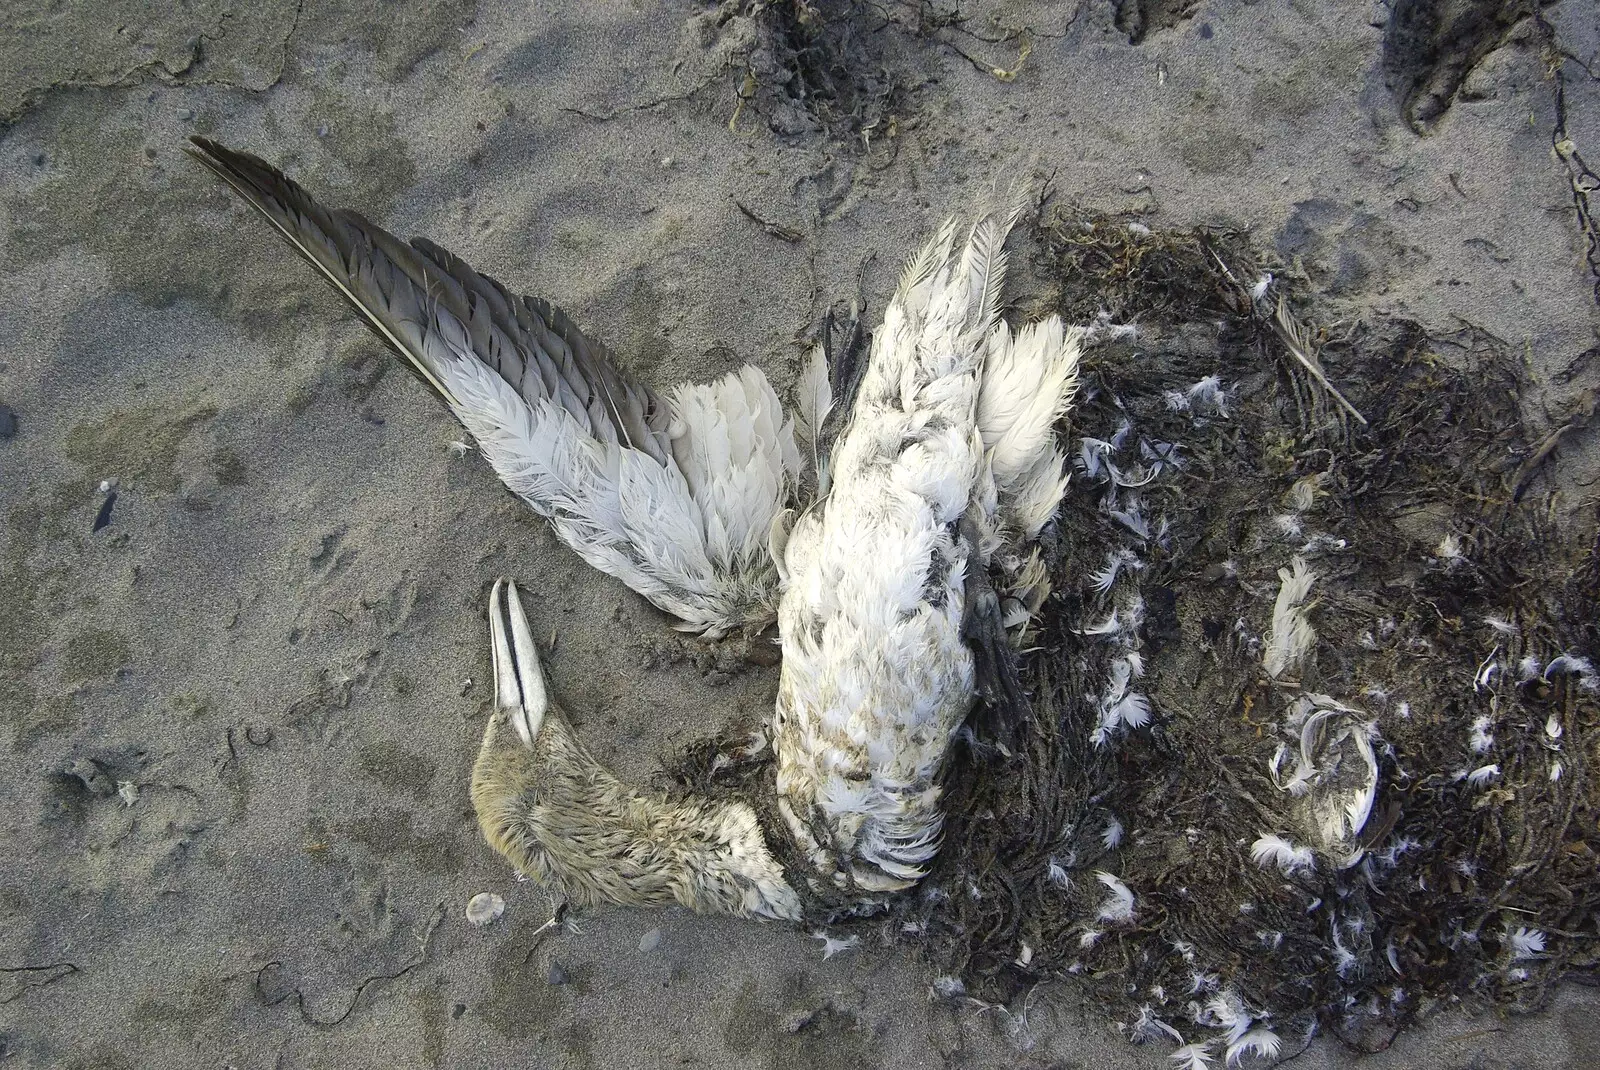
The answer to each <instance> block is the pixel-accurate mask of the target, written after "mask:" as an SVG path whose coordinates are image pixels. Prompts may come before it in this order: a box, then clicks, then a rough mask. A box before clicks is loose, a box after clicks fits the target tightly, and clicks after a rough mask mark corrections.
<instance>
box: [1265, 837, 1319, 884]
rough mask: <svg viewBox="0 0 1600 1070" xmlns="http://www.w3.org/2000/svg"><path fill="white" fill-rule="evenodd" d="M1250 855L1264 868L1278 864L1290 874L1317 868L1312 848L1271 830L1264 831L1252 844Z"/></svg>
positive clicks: (1307, 871)
mask: <svg viewBox="0 0 1600 1070" xmlns="http://www.w3.org/2000/svg"><path fill="white" fill-rule="evenodd" d="M1250 857H1251V858H1252V859H1254V860H1255V863H1256V865H1258V866H1260V867H1261V868H1262V869H1265V868H1267V867H1268V866H1277V867H1278V868H1279V869H1280V870H1282V871H1283V872H1284V873H1286V874H1289V875H1290V876H1293V875H1294V874H1297V873H1309V872H1310V871H1312V870H1314V869H1316V868H1317V863H1316V854H1315V852H1313V851H1312V850H1311V848H1309V847H1297V846H1296V845H1294V844H1293V843H1290V842H1289V841H1288V840H1286V839H1284V838H1283V837H1282V836H1278V835H1275V834H1273V833H1270V832H1268V833H1262V835H1261V836H1260V838H1259V839H1257V840H1256V842H1255V843H1254V844H1252V845H1251V847H1250Z"/></svg>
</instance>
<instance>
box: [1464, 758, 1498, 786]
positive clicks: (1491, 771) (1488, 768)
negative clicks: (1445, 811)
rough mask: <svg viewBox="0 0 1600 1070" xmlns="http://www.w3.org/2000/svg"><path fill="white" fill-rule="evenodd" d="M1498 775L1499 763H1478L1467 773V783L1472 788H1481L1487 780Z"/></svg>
mask: <svg viewBox="0 0 1600 1070" xmlns="http://www.w3.org/2000/svg"><path fill="white" fill-rule="evenodd" d="M1499 775H1500V765H1499V763H1495V764H1493V765H1480V766H1478V768H1476V769H1474V770H1473V771H1472V772H1470V773H1468V774H1467V783H1468V784H1469V785H1471V786H1472V787H1474V788H1481V787H1483V786H1484V785H1485V784H1487V783H1489V781H1491V780H1493V779H1494V778H1495V777H1497V776H1499Z"/></svg>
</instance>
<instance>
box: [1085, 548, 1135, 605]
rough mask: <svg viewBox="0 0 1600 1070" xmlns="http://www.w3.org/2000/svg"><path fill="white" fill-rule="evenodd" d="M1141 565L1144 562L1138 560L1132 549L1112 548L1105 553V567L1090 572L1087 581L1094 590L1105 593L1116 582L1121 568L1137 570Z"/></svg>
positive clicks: (1120, 573)
mask: <svg viewBox="0 0 1600 1070" xmlns="http://www.w3.org/2000/svg"><path fill="white" fill-rule="evenodd" d="M1143 567H1144V563H1143V562H1141V561H1140V560H1139V558H1138V555H1136V554H1135V553H1134V552H1133V551H1132V550H1129V549H1127V548H1126V547H1124V548H1123V549H1120V550H1113V551H1111V552H1110V553H1108V554H1107V555H1106V563H1105V567H1104V568H1102V569H1100V570H1099V571H1098V572H1093V573H1091V574H1090V576H1089V583H1090V584H1091V585H1092V586H1093V587H1094V589H1095V590H1096V591H1099V592H1100V593H1101V594H1105V593H1106V592H1107V591H1109V590H1111V587H1112V585H1113V584H1114V583H1116V582H1117V577H1118V576H1120V575H1122V571H1123V569H1135V570H1137V569H1141V568H1143Z"/></svg>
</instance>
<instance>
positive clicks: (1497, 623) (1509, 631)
mask: <svg viewBox="0 0 1600 1070" xmlns="http://www.w3.org/2000/svg"><path fill="white" fill-rule="evenodd" d="M1483 623H1485V624H1487V625H1488V626H1489V630H1490V631H1492V632H1494V633H1495V634H1496V635H1516V634H1517V626H1516V625H1515V624H1513V623H1512V622H1511V621H1509V620H1507V619H1506V618H1505V617H1500V616H1495V615H1494V614H1492V613H1491V614H1489V615H1488V616H1486V617H1484V618H1483Z"/></svg>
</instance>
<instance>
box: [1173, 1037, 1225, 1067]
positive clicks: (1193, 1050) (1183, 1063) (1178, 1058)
mask: <svg viewBox="0 0 1600 1070" xmlns="http://www.w3.org/2000/svg"><path fill="white" fill-rule="evenodd" d="M1213 1043H1214V1042H1213V1041H1210V1040H1202V1041H1199V1042H1198V1043H1195V1044H1185V1045H1184V1046H1183V1047H1181V1048H1179V1049H1178V1050H1177V1051H1175V1052H1173V1053H1172V1054H1171V1055H1169V1056H1167V1058H1168V1059H1170V1060H1172V1061H1173V1062H1175V1063H1177V1064H1178V1067H1179V1070H1210V1068H1211V1054H1210V1052H1211V1045H1212V1044H1213Z"/></svg>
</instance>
